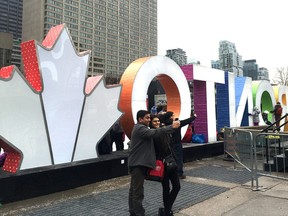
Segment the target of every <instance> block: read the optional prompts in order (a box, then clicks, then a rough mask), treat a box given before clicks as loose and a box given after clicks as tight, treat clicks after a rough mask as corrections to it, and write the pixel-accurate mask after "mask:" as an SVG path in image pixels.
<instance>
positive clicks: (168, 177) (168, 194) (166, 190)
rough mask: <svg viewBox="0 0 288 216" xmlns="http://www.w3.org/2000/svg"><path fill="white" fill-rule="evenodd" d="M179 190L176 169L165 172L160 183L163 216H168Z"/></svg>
mask: <svg viewBox="0 0 288 216" xmlns="http://www.w3.org/2000/svg"><path fill="white" fill-rule="evenodd" d="M166 170H167V169H166ZM169 181H170V182H171V186H172V190H170V183H169ZM180 188H181V186H180V180H179V176H178V173H177V169H175V170H171V171H165V174H164V179H163V181H162V189H163V203H164V210H165V215H169V213H170V211H171V209H172V206H173V203H174V202H175V200H176V197H177V195H178V192H179V191H180Z"/></svg>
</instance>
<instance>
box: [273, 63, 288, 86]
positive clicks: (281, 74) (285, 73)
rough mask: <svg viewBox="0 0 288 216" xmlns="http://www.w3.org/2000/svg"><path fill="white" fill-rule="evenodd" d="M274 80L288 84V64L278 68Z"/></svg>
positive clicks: (281, 83)
mask: <svg viewBox="0 0 288 216" xmlns="http://www.w3.org/2000/svg"><path fill="white" fill-rule="evenodd" d="M273 82H274V83H275V84H278V85H285V86H288V66H286V68H285V67H281V68H277V72H276V75H275V77H274V79H273Z"/></svg>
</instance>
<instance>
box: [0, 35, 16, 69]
mask: <svg viewBox="0 0 288 216" xmlns="http://www.w3.org/2000/svg"><path fill="white" fill-rule="evenodd" d="M12 48H13V35H12V34H10V33H7V32H0V69H1V68H2V67H5V66H9V65H11V58H12Z"/></svg>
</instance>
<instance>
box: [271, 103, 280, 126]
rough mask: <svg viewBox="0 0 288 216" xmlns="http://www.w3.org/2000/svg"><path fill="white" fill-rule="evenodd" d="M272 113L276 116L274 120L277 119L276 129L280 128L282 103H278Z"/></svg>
mask: <svg viewBox="0 0 288 216" xmlns="http://www.w3.org/2000/svg"><path fill="white" fill-rule="evenodd" d="M270 112H271V113H273V114H274V118H275V122H277V121H278V122H277V123H276V127H279V126H280V121H279V120H280V119H281V116H282V106H281V103H280V102H277V103H276V105H275V106H274V109H273V110H272V111H270Z"/></svg>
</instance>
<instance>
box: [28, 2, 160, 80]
mask: <svg viewBox="0 0 288 216" xmlns="http://www.w3.org/2000/svg"><path fill="white" fill-rule="evenodd" d="M62 23H66V25H67V26H68V28H69V31H70V34H71V36H72V39H73V42H74V44H75V47H76V50H77V51H78V52H81V51H84V50H91V51H92V52H91V59H90V67H89V71H88V74H89V76H95V75H104V77H105V78H106V81H107V83H118V82H119V79H120V77H121V75H122V73H123V72H124V71H125V69H126V68H127V66H128V65H129V64H130V63H131V62H132V61H134V60H136V59H138V58H140V57H147V56H154V55H157V0H145V1H140V0H97V1H95V0H78V1H75V0H25V1H24V4H23V41H26V40H31V39H35V40H37V41H41V42H42V40H43V39H44V38H45V36H46V34H47V33H48V31H49V29H50V28H51V27H53V26H55V25H59V24H62Z"/></svg>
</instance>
